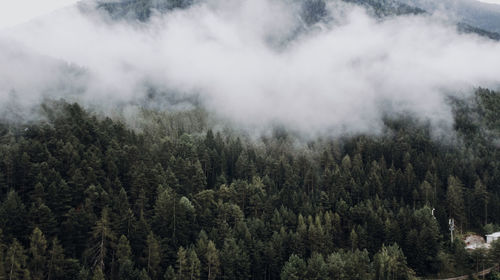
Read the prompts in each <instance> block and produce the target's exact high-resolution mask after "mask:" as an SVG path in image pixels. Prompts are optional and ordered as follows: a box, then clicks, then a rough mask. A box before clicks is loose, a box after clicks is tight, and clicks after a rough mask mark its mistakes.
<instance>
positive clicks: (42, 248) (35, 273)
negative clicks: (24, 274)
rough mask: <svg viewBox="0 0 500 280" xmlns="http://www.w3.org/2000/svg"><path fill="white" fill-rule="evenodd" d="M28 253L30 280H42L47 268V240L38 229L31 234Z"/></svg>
mask: <svg viewBox="0 0 500 280" xmlns="http://www.w3.org/2000/svg"><path fill="white" fill-rule="evenodd" d="M29 253H30V256H31V258H30V262H29V269H30V271H31V277H32V279H44V278H45V272H46V267H47V240H46V239H45V236H44V235H43V233H42V231H41V230H40V229H39V228H35V229H34V230H33V233H32V234H31V237H30V248H29Z"/></svg>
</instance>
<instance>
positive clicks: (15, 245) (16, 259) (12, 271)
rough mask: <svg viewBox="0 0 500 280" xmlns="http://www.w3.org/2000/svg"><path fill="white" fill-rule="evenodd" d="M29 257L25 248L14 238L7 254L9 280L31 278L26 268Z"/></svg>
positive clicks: (6, 265) (6, 268)
mask: <svg viewBox="0 0 500 280" xmlns="http://www.w3.org/2000/svg"><path fill="white" fill-rule="evenodd" d="M27 259H28V257H27V256H26V254H25V249H24V248H23V246H22V245H21V244H20V243H19V242H18V241H17V239H15V238H14V239H13V240H12V244H11V245H10V247H9V249H8V250H7V252H6V254H5V270H6V273H7V277H8V279H9V280H18V279H19V280H21V279H26V280H28V279H30V273H29V270H28V269H27V268H26V261H27Z"/></svg>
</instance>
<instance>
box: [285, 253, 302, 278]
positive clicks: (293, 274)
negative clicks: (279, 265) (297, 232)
mask: <svg viewBox="0 0 500 280" xmlns="http://www.w3.org/2000/svg"><path fill="white" fill-rule="evenodd" d="M305 274H306V262H305V261H304V260H303V259H301V258H300V257H299V256H297V255H295V254H292V255H291V256H290V258H289V259H288V261H287V262H286V263H285V265H284V266H283V269H282V270H281V280H301V279H305Z"/></svg>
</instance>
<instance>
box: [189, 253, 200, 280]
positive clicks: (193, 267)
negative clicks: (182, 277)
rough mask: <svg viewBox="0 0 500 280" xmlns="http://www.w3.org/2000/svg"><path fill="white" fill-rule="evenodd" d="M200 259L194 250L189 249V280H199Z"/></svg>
mask: <svg viewBox="0 0 500 280" xmlns="http://www.w3.org/2000/svg"><path fill="white" fill-rule="evenodd" d="M200 265H201V264H200V259H198V255H197V254H196V251H195V250H194V249H189V252H188V271H189V279H190V280H199V279H200Z"/></svg>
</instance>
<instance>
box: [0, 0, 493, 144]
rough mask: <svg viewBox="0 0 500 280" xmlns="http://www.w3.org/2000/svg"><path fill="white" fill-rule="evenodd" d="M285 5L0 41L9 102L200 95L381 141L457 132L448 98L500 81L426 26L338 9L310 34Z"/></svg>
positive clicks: (474, 40)
mask: <svg viewBox="0 0 500 280" xmlns="http://www.w3.org/2000/svg"><path fill="white" fill-rule="evenodd" d="M299 8H300V7H299V6H298V5H295V4H293V2H290V1H287V0H238V1H222V0H206V1H201V2H199V3H197V4H195V5H193V6H192V7H190V8H187V9H184V10H174V11H170V12H168V13H166V14H158V15H155V16H153V18H152V19H151V20H150V21H149V22H148V23H138V22H135V23H130V22H125V21H111V20H110V19H107V18H106V17H103V15H102V14H101V13H99V12H96V11H95V10H94V11H93V12H92V9H89V8H88V7H87V8H85V9H82V8H81V7H80V8H78V7H73V8H68V9H64V10H61V11H58V12H57V13H54V14H52V15H51V16H49V17H46V18H42V19H39V20H36V21H33V22H31V23H28V24H25V25H23V26H19V27H17V28H14V29H11V30H8V31H4V32H3V33H1V34H0V102H2V103H6V102H10V100H12V99H18V100H20V101H18V102H20V103H23V104H33V103H36V102H40V101H41V100H42V99H43V98H46V97H52V98H58V97H64V98H70V99H71V98H75V99H76V100H80V101H82V102H86V103H87V104H108V105H111V106H113V104H127V103H130V102H134V101H137V100H141V99H144V98H145V96H147V94H148V89H150V88H151V87H154V88H156V89H158V90H159V91H164V92H176V93H182V94H186V95H196V96H198V98H199V100H200V102H201V103H202V104H203V105H204V106H205V107H206V108H207V109H208V110H209V111H211V112H215V114H216V115H217V116H219V117H222V118H227V119H229V120H231V121H233V122H234V123H235V124H237V125H240V126H244V127H249V128H253V129H266V128H269V127H270V126H272V125H276V124H278V125H284V126H286V127H288V128H290V129H292V130H296V131H299V132H304V133H312V134H316V133H320V134H334V135H338V134H340V133H344V132H347V133H358V132H361V133H374V132H377V131H379V130H380V128H381V123H382V117H383V116H384V115H386V114H388V113H405V112H409V113H411V114H413V115H415V116H417V117H419V118H420V119H422V120H428V121H430V122H431V123H433V124H435V125H442V124H444V125H450V124H451V123H452V118H451V109H450V107H449V106H448V105H447V102H446V97H447V96H449V95H466V94H471V92H472V90H473V88H474V87H477V86H486V87H493V88H496V87H497V86H498V84H499V82H500V44H499V43H498V42H494V41H491V40H489V39H485V38H482V37H479V36H475V35H464V34H458V33H457V31H456V28H455V27H454V26H453V25H452V24H449V23H446V22H443V21H441V20H440V19H438V18H434V17H432V16H428V15H420V16H399V17H391V18H386V19H383V20H381V19H376V18H373V17H371V16H370V15H369V14H368V13H367V12H366V11H365V10H363V9H361V8H359V7H355V6H351V5H346V4H343V3H341V2H338V1H332V2H330V3H329V5H328V9H329V12H330V15H329V18H330V20H329V21H324V22H320V23H317V24H316V25H313V26H306V25H305V24H304V22H303V21H302V20H301V19H300V16H299V14H300V12H299V11H298V10H299Z"/></svg>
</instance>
